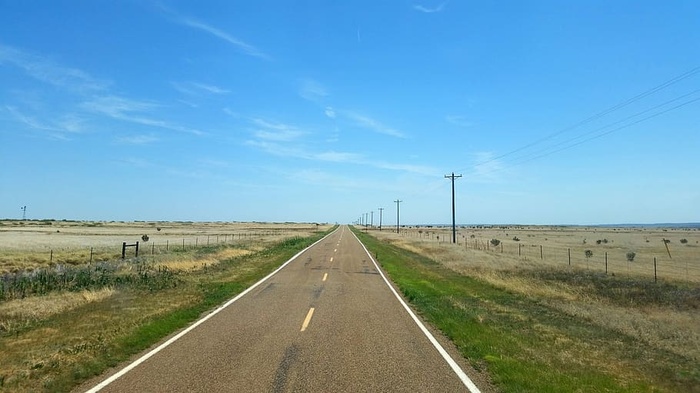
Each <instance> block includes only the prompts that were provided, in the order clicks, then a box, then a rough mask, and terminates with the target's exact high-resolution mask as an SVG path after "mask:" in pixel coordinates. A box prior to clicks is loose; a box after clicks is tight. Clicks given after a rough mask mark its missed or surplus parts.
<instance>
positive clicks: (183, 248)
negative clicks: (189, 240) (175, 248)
mask: <svg viewBox="0 0 700 393" xmlns="http://www.w3.org/2000/svg"><path fill="white" fill-rule="evenodd" d="M182 251H185V238H182Z"/></svg>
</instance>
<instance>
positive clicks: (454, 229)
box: [445, 172, 462, 243]
mask: <svg viewBox="0 0 700 393" xmlns="http://www.w3.org/2000/svg"><path fill="white" fill-rule="evenodd" d="M460 177H462V175H455V173H454V172H452V175H445V179H450V180H452V243H457V229H456V225H455V179H456V178H460Z"/></svg>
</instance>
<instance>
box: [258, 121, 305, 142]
mask: <svg viewBox="0 0 700 393" xmlns="http://www.w3.org/2000/svg"><path fill="white" fill-rule="evenodd" d="M252 122H253V124H254V125H255V126H256V129H255V130H254V131H253V135H254V136H255V137H256V138H257V139H260V140H265V141H274V142H290V141H293V140H295V139H298V138H299V137H301V136H302V135H304V134H305V132H303V131H301V130H300V129H298V128H296V127H294V126H291V125H289V124H283V123H276V122H271V121H268V120H264V119H259V118H255V119H252Z"/></svg>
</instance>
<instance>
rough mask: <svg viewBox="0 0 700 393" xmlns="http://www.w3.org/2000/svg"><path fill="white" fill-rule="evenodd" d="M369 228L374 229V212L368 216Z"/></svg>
mask: <svg viewBox="0 0 700 393" xmlns="http://www.w3.org/2000/svg"><path fill="white" fill-rule="evenodd" d="M369 227H370V228H373V227H374V210H372V212H371V213H370V216H369Z"/></svg>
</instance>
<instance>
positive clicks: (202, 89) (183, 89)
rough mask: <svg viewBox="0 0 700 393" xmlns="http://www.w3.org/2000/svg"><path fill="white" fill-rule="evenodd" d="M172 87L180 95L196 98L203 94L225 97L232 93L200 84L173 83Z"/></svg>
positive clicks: (217, 87)
mask: <svg viewBox="0 0 700 393" xmlns="http://www.w3.org/2000/svg"><path fill="white" fill-rule="evenodd" d="M171 85H172V86H173V87H174V88H175V90H177V91H179V92H180V93H184V94H188V95H194V96H199V95H202V94H217V95H223V94H229V93H231V91H230V90H228V89H224V88H223V87H219V86H214V85H209V84H206V83H199V82H171Z"/></svg>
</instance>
